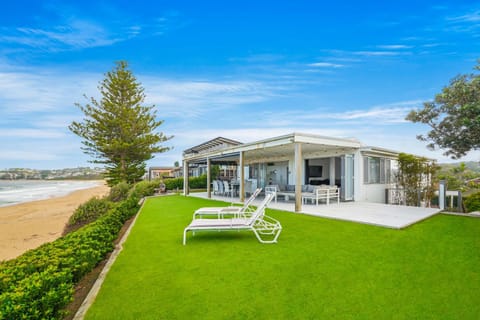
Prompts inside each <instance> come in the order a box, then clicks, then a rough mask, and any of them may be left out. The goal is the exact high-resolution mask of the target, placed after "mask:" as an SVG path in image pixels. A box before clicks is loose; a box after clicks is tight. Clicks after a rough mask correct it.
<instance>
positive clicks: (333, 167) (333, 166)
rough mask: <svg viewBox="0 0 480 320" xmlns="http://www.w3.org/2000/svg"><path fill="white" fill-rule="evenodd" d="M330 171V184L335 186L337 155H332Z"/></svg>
mask: <svg viewBox="0 0 480 320" xmlns="http://www.w3.org/2000/svg"><path fill="white" fill-rule="evenodd" d="M329 172H330V177H329V180H330V185H331V186H333V185H335V157H330V167H329Z"/></svg>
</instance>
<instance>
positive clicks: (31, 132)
mask: <svg viewBox="0 0 480 320" xmlns="http://www.w3.org/2000/svg"><path fill="white" fill-rule="evenodd" d="M64 136H65V133H63V132H61V131H58V130H48V129H27V128H9V129H0V137H2V138H29V139H46V138H47V139H51V138H63V137H64Z"/></svg>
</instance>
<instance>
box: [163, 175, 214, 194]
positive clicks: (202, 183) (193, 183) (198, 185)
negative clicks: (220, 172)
mask: <svg viewBox="0 0 480 320" xmlns="http://www.w3.org/2000/svg"><path fill="white" fill-rule="evenodd" d="M188 182H189V186H190V188H191V189H205V188H206V187H207V175H206V174H203V175H201V176H199V177H189V178H188ZM164 183H165V186H166V187H167V190H176V189H179V190H182V189H183V178H174V179H165V180H164Z"/></svg>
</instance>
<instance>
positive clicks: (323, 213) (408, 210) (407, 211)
mask: <svg viewBox="0 0 480 320" xmlns="http://www.w3.org/2000/svg"><path fill="white" fill-rule="evenodd" d="M190 196H192V197H198V198H205V199H207V198H208V196H207V193H206V192H199V193H190ZM212 199H213V200H219V201H224V202H227V203H231V202H234V203H239V198H238V197H233V198H232V197H223V196H217V195H212ZM255 203H260V200H258V199H257V200H256V202H254V204H255ZM269 207H270V208H272V209H278V210H283V211H289V212H295V202H285V201H281V200H279V201H277V202H272V203H271V204H270V206H269ZM439 212H440V209H438V208H419V207H408V206H399V205H388V204H381V203H371V202H341V203H340V204H336V203H332V204H330V205H325V204H319V205H318V206H316V205H311V204H304V205H303V206H302V211H301V213H304V214H308V215H312V216H318V217H324V218H331V219H337V220H345V221H353V222H358V223H363V224H371V225H376V226H380V227H386V228H392V229H403V228H406V227H408V226H410V225H412V224H415V223H417V222H419V221H422V220H425V219H427V218H429V217H431V216H433V215H435V214H437V213H439Z"/></svg>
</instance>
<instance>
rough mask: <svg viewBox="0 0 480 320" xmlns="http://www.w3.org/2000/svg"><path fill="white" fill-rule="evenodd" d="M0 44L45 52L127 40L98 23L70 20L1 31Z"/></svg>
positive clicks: (92, 46)
mask: <svg viewBox="0 0 480 320" xmlns="http://www.w3.org/2000/svg"><path fill="white" fill-rule="evenodd" d="M2 33H3V35H2V36H0V41H2V42H9V43H15V44H19V45H23V46H28V47H33V48H36V49H42V50H47V51H61V50H70V49H84V48H94V47H102V46H109V45H112V44H114V43H116V42H119V41H123V40H125V39H127V38H128V36H127V35H121V34H114V33H111V32H109V31H108V30H107V29H106V28H105V27H104V26H101V25H100V24H98V23H95V22H92V21H86V20H80V19H72V20H71V21H68V22H66V23H65V24H61V25H57V26H53V27H46V28H32V27H18V28H15V29H6V28H3V32H2Z"/></svg>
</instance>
